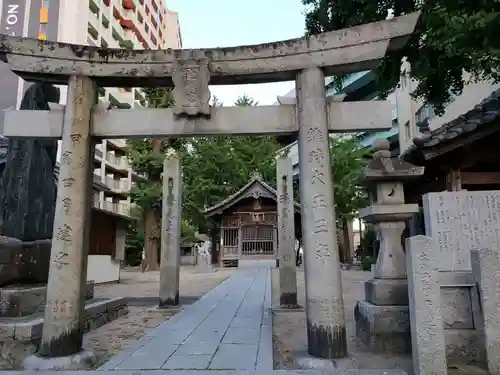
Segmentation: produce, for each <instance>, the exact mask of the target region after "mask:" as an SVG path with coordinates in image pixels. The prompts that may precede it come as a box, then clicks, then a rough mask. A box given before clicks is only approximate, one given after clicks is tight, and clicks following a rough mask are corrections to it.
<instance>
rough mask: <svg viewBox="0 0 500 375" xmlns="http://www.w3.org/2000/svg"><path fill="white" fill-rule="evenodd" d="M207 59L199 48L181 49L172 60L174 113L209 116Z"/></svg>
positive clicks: (178, 114)
mask: <svg viewBox="0 0 500 375" xmlns="http://www.w3.org/2000/svg"><path fill="white" fill-rule="evenodd" d="M208 64H209V59H208V58H207V57H206V56H205V52H203V51H200V50H192V51H189V50H187V51H182V52H181V53H180V56H179V57H178V58H177V59H176V60H174V71H173V73H172V80H173V81H174V86H175V89H174V101H175V107H174V114H175V115H176V116H189V117H191V116H208V117H210V104H209V101H210V90H209V89H208V83H209V81H210V71H209V68H208Z"/></svg>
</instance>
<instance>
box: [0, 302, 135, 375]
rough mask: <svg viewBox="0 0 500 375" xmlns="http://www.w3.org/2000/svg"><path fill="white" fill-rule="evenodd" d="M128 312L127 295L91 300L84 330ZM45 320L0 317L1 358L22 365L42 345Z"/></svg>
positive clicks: (37, 317) (38, 315)
mask: <svg viewBox="0 0 500 375" xmlns="http://www.w3.org/2000/svg"><path fill="white" fill-rule="evenodd" d="M127 313H128V308H127V298H123V297H112V298H102V299H96V300H94V301H89V302H87V304H86V305H85V318H84V333H86V332H88V331H91V330H93V329H96V328H99V327H100V326H102V325H104V324H106V323H108V322H110V321H112V320H114V319H117V318H119V317H121V316H123V315H125V314H127ZM43 321H44V319H43V315H42V314H35V315H34V316H31V317H27V318H24V319H23V321H20V320H19V318H4V319H2V320H0V362H4V363H8V364H9V365H10V366H11V367H14V368H15V367H18V366H20V365H21V363H22V361H23V360H24V359H25V358H26V357H27V356H29V355H31V354H33V353H35V352H36V351H37V349H38V347H39V345H40V340H41V337H42V330H43ZM38 359H39V358H38V357H36V356H35V357H34V358H32V360H33V361H34V362H35V363H38V362H40V361H38ZM28 362H29V361H28ZM41 362H43V363H49V364H50V363H51V362H50V361H49V362H45V361H41ZM70 362H71V361H70ZM29 363H31V362H29ZM29 366H31V365H30V364H29ZM37 366H38V365H37ZM29 368H32V367H29ZM64 368H65V367H64Z"/></svg>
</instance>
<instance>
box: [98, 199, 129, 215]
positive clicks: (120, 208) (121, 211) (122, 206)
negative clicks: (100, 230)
mask: <svg viewBox="0 0 500 375" xmlns="http://www.w3.org/2000/svg"><path fill="white" fill-rule="evenodd" d="M102 209H103V210H104V211H109V212H113V213H115V214H118V215H124V216H129V214H130V205H129V204H128V203H126V202H125V203H121V202H109V201H104V205H103V207H102Z"/></svg>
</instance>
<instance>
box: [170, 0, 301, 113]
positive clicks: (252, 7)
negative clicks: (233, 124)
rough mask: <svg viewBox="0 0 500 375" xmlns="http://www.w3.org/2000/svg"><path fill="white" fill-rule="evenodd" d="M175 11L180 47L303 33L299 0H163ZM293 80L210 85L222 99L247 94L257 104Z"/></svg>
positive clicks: (271, 100)
mask: <svg viewBox="0 0 500 375" xmlns="http://www.w3.org/2000/svg"><path fill="white" fill-rule="evenodd" d="M166 3H167V7H168V8H169V9H170V10H172V11H175V12H178V13H179V22H180V25H181V34H182V44H183V48H214V47H229V46H238V45H245V44H258V43H267V42H273V41H279V40H284V39H291V38H298V37H301V36H303V35H304V30H305V28H304V15H303V12H304V6H303V5H302V3H301V0H166ZM293 88H294V82H278V83H266V84H259V85H232V86H211V87H210V91H211V93H212V94H213V95H215V96H217V98H218V99H219V100H220V101H222V102H223V103H224V105H226V106H229V105H233V103H234V101H235V100H236V99H237V98H238V96H241V95H243V94H247V95H248V96H250V97H252V98H253V99H254V100H256V101H257V102H259V104H261V105H270V104H273V103H275V102H276V96H277V95H285V94H286V93H288V92H289V91H290V90H292V89H293Z"/></svg>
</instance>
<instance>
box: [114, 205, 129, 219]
mask: <svg viewBox="0 0 500 375" xmlns="http://www.w3.org/2000/svg"><path fill="white" fill-rule="evenodd" d="M115 210H116V211H115V213H117V214H119V215H125V216H129V214H130V205H129V204H128V203H115Z"/></svg>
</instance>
